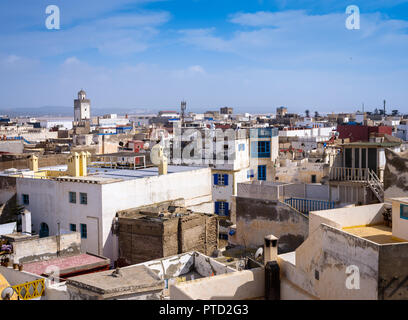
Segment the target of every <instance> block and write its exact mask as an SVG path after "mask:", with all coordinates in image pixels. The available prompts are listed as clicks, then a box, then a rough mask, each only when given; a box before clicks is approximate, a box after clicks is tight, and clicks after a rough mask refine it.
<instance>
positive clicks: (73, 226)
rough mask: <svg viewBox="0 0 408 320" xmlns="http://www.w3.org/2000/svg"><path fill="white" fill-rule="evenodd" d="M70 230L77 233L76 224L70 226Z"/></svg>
mask: <svg viewBox="0 0 408 320" xmlns="http://www.w3.org/2000/svg"><path fill="white" fill-rule="evenodd" d="M69 230H70V231H73V232H75V231H76V224H72V223H71V224H70V225H69Z"/></svg>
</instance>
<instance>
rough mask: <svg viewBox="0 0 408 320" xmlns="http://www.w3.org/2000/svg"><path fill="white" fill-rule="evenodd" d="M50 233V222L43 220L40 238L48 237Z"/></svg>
mask: <svg viewBox="0 0 408 320" xmlns="http://www.w3.org/2000/svg"><path fill="white" fill-rule="evenodd" d="M49 235H50V230H49V228H48V224H46V223H45V222H42V223H41V226H40V238H45V237H48V236H49Z"/></svg>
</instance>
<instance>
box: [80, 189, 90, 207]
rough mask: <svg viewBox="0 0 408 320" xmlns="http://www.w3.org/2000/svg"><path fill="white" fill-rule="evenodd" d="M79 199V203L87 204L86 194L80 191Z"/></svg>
mask: <svg viewBox="0 0 408 320" xmlns="http://www.w3.org/2000/svg"><path fill="white" fill-rule="evenodd" d="M79 199H80V202H81V204H88V194H86V193H82V192H80V193H79Z"/></svg>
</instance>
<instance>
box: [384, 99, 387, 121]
mask: <svg viewBox="0 0 408 320" xmlns="http://www.w3.org/2000/svg"><path fill="white" fill-rule="evenodd" d="M386 103H387V101H385V100H384V117H385V104H386Z"/></svg>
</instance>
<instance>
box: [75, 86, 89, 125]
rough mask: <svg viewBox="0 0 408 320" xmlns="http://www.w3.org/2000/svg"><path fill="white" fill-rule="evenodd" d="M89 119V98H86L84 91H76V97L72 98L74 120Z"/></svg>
mask: <svg viewBox="0 0 408 320" xmlns="http://www.w3.org/2000/svg"><path fill="white" fill-rule="evenodd" d="M90 119H91V100H89V99H87V98H86V92H85V91H84V90H81V91H79V92H78V99H75V100H74V121H75V122H80V121H84V120H90Z"/></svg>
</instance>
